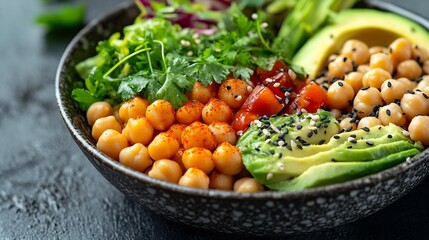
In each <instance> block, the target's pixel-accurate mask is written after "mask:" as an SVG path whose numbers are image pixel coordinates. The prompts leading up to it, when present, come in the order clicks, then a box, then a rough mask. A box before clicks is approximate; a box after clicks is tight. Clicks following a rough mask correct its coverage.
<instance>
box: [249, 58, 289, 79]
mask: <svg viewBox="0 0 429 240" xmlns="http://www.w3.org/2000/svg"><path fill="white" fill-rule="evenodd" d="M287 68H288V67H287V65H286V64H285V63H284V62H283V61H280V60H277V61H275V62H274V65H273V67H272V68H271V70H267V69H264V68H261V67H257V68H256V70H255V73H254V74H253V75H252V76H251V78H250V80H251V81H252V82H253V83H254V84H255V85H258V84H264V85H266V84H267V82H266V81H265V80H266V79H267V78H273V77H275V76H276V75H277V74H278V73H282V72H286V70H287ZM285 75H287V74H285ZM288 77H289V76H288Z"/></svg>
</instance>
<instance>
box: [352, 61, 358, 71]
mask: <svg viewBox="0 0 429 240" xmlns="http://www.w3.org/2000/svg"><path fill="white" fill-rule="evenodd" d="M352 66H353V72H356V71H357V69H358V65H357V64H356V63H355V61H352Z"/></svg>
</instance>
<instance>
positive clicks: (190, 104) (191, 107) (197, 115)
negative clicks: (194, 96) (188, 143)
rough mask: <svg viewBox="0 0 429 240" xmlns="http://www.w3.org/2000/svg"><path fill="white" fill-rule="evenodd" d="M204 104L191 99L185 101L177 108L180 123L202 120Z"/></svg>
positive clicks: (187, 123) (177, 117)
mask: <svg viewBox="0 0 429 240" xmlns="http://www.w3.org/2000/svg"><path fill="white" fill-rule="evenodd" d="M203 108H204V104H202V103H201V102H198V101H195V100H191V101H187V102H185V104H183V106H181V107H180V108H179V109H177V112H176V119H177V122H178V123H181V124H186V125H189V124H191V123H193V122H196V121H201V118H202V115H201V113H202V112H203Z"/></svg>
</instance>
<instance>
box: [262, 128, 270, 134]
mask: <svg viewBox="0 0 429 240" xmlns="http://www.w3.org/2000/svg"><path fill="white" fill-rule="evenodd" d="M262 133H263V134H264V135H267V136H269V135H270V132H269V131H268V130H267V129H263V130H262Z"/></svg>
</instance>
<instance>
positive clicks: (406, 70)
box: [396, 59, 423, 80]
mask: <svg viewBox="0 0 429 240" xmlns="http://www.w3.org/2000/svg"><path fill="white" fill-rule="evenodd" d="M422 74H423V70H422V68H421V67H420V65H419V64H418V63H417V62H416V60H411V59H410V60H405V61H403V62H401V63H399V64H398V67H397V68H396V77H397V78H401V77H406V78H408V79H410V80H415V79H417V78H419V77H420V76H421V75H422Z"/></svg>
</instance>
